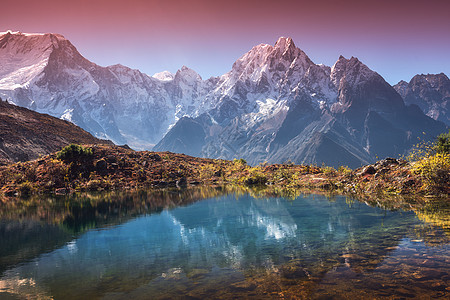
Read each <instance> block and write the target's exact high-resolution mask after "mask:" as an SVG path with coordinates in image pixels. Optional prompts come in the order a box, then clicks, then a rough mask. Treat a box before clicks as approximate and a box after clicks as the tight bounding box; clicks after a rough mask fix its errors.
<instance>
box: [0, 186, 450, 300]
mask: <svg viewBox="0 0 450 300" xmlns="http://www.w3.org/2000/svg"><path fill="white" fill-rule="evenodd" d="M83 197H84V198H83ZM83 197H82V198H81V199H78V200H76V201H75V200H73V199H72V200H70V199H66V198H64V199H59V201H57V202H59V203H63V204H64V205H61V206H60V211H58V210H57V209H55V208H53V212H52V213H51V214H50V216H52V217H50V218H49V219H47V222H38V221H37V220H36V218H35V216H36V215H33V214H31V213H29V214H28V215H27V214H26V213H25V214H20V216H23V215H25V217H21V220H20V221H18V220H9V221H6V220H5V219H6V218H3V221H2V223H1V224H0V228H1V231H0V232H1V234H2V235H1V243H2V246H6V247H1V249H2V250H1V251H2V252H1V259H2V260H1V262H2V265H1V266H2V268H3V269H2V270H3V274H2V276H1V278H0V296H1V295H2V294H1V292H4V293H5V292H7V293H10V294H13V293H15V294H17V295H21V296H25V297H27V296H30V295H39V297H40V298H45V297H53V298H55V299H71V298H73V299H79V298H89V299H91V298H92V299H96V298H97V299H98V298H108V299H111V298H130V297H134V298H143V299H145V298H148V297H149V296H150V297H151V298H158V297H159V298H174V297H175V298H176V297H179V296H180V295H185V296H189V297H197V298H205V297H225V298H232V297H238V296H242V297H250V298H251V297H255V298H262V297H268V298H271V297H281V296H287V295H291V296H292V295H296V296H299V297H302V296H304V297H320V296H324V295H325V296H327V295H328V296H333V297H334V296H338V295H341V294H343V293H345V294H349V293H350V294H351V293H354V294H355V297H362V296H363V295H364V296H368V297H373V296H377V297H383V296H386V290H388V291H389V293H391V294H392V295H396V294H398V295H400V296H401V295H402V294H401V293H403V294H405V295H407V294H408V293H409V294H411V293H415V294H417V293H425V294H427V295H428V296H430V295H434V296H442V293H444V294H445V293H447V292H448V291H447V290H446V289H447V287H448V283H449V279H450V272H449V269H448V262H450V248H449V240H448V236H447V235H446V231H445V230H446V228H444V229H442V228H439V227H435V226H433V225H430V224H428V223H424V222H423V221H421V220H419V219H418V218H417V216H416V215H415V213H414V212H413V211H386V210H383V209H381V208H374V207H370V206H367V205H366V204H364V203H362V202H348V199H345V198H344V197H336V198H335V199H334V201H329V200H328V199H327V198H326V197H324V196H319V195H315V196H301V197H298V198H296V199H295V200H293V201H291V200H287V199H285V198H264V197H263V198H258V199H257V198H254V197H252V196H250V195H249V194H246V193H238V192H237V191H235V190H226V189H225V190H224V189H214V190H205V189H197V190H185V191H160V192H159V194H158V193H157V194H154V193H151V194H150V193H145V192H141V193H138V194H132V195H130V194H122V195H120V194H119V195H117V194H110V195H107V196H105V195H96V196H92V195H85V196H83ZM202 198H208V199H206V200H203V201H200V202H197V200H199V199H202ZM87 199H88V200H89V201H88V200H87ZM346 200H347V201H346ZM180 204H182V205H185V206H179V205H180ZM187 204H190V205H187ZM30 207H32V206H30ZM42 209H43V208H42V207H41V208H39V209H38V208H36V210H39V211H42ZM44 210H45V209H44ZM49 210H50V207H49ZM12 211H13V210H10V211H9V213H10V216H12ZM19 211H22V212H23V211H24V210H20V209H19ZM422 213H423V212H422ZM38 215H42V214H38ZM43 215H45V216H48V215H49V214H43ZM27 216H28V217H27ZM31 216H34V217H31ZM10 219H11V218H10ZM431 246H433V247H431ZM436 246H437V247H436ZM395 272H397V273H395ZM407 274H409V275H407ZM394 279H395V280H397V282H400V283H402V284H401V286H402V289H403V290H402V289H400V287H399V284H398V283H397V285H392V284H391V285H390V286H389V285H387V288H383V287H384V285H386V284H388V283H389V282H390V281H392V280H394ZM417 282H419V283H420V284H421V285H419V287H418V285H417V284H416V283H417ZM405 284H406V285H405ZM399 289H400V290H399ZM433 293H434V294H433ZM403 296H404V295H403Z"/></svg>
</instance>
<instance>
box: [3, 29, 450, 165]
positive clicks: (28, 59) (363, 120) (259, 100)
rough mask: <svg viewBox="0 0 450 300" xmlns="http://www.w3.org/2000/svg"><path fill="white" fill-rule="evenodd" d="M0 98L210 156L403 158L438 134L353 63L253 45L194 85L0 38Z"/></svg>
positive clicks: (106, 133)
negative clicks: (223, 71) (421, 141)
mask: <svg viewBox="0 0 450 300" xmlns="http://www.w3.org/2000/svg"><path fill="white" fill-rule="evenodd" d="M0 96H1V97H3V98H6V99H8V101H12V102H14V103H15V104H17V105H20V106H24V107H28V108H30V109H33V110H36V111H38V112H44V113H48V114H50V115H53V116H55V117H58V118H62V119H65V120H70V121H72V122H74V123H75V124H77V125H79V126H80V127H82V128H84V129H85V130H87V131H89V132H91V133H92V134H94V135H95V136H97V137H101V138H108V139H111V140H113V141H114V142H116V143H119V144H122V143H127V144H129V145H130V146H131V147H133V148H135V149H150V148H152V147H153V145H154V144H156V143H158V144H157V145H156V147H155V148H154V149H155V150H157V151H163V150H169V151H173V152H182V153H186V154H189V155H194V156H204V157H211V158H224V159H233V158H244V159H246V160H247V161H248V162H250V163H251V164H257V163H260V162H264V161H269V162H284V161H287V160H291V161H293V162H297V163H317V164H322V163H325V164H328V165H333V166H337V165H348V166H352V167H357V166H360V165H361V164H367V163H370V162H373V161H374V160H375V158H376V157H377V156H378V157H385V156H397V155H399V154H403V153H405V152H406V151H407V150H408V149H409V148H410V147H411V146H412V145H413V144H415V143H416V142H417V141H418V140H417V138H418V137H419V136H420V137H421V138H422V135H423V132H426V133H427V134H428V135H427V137H430V138H432V137H434V136H436V135H437V134H439V133H441V132H443V131H445V130H446V127H445V125H444V124H442V123H440V122H436V121H435V120H433V119H431V118H429V117H427V116H425V115H424V114H423V113H422V112H421V111H420V109H419V108H418V107H417V106H406V105H405V103H404V102H403V99H402V97H401V96H400V95H399V94H398V93H397V92H396V91H395V90H394V89H393V88H392V87H391V86H390V85H389V84H388V83H386V82H385V81H384V79H383V78H382V77H381V76H380V75H379V74H377V73H376V72H374V71H372V70H370V69H369V68H368V67H367V66H366V65H364V64H363V63H362V62H360V61H359V60H358V59H357V58H353V57H352V58H351V59H346V58H344V57H340V58H339V59H338V61H337V62H336V63H335V65H334V66H333V67H328V66H324V65H320V64H315V63H314V62H313V61H311V59H310V58H309V57H308V56H307V55H306V53H304V52H303V51H302V50H301V49H299V48H297V47H296V46H295V44H294V42H293V41H292V39H291V38H284V37H282V38H280V39H279V40H278V41H277V42H276V43H275V45H273V46H272V45H267V44H261V45H257V46H255V47H253V48H252V49H251V50H250V51H249V52H247V53H246V54H244V55H243V56H242V57H241V58H239V59H238V60H237V61H236V62H235V63H234V64H233V66H232V68H231V70H230V72H228V73H226V74H224V75H222V76H220V77H212V78H210V79H208V80H203V79H202V78H201V77H200V76H199V75H198V74H197V73H196V72H195V71H193V70H191V69H189V68H187V67H182V68H181V69H180V70H179V71H177V72H176V74H171V73H169V72H162V73H158V74H155V75H154V76H152V77H151V76H148V75H146V74H143V73H141V72H139V71H138V70H132V69H129V68H127V67H125V66H121V65H114V66H109V67H101V66H98V65H96V64H94V63H92V62H90V61H88V60H87V59H85V58H84V57H83V56H81V54H80V53H79V52H78V51H77V49H76V48H75V47H74V46H73V45H72V44H71V43H70V42H69V41H68V40H67V39H65V38H64V37H63V36H61V35H57V34H23V33H17V32H16V33H14V32H7V33H4V34H0Z"/></svg>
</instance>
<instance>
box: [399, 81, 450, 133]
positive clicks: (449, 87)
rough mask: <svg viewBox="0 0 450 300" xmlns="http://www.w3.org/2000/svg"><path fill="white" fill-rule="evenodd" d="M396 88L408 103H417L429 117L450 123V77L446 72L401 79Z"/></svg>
mask: <svg viewBox="0 0 450 300" xmlns="http://www.w3.org/2000/svg"><path fill="white" fill-rule="evenodd" d="M394 89H395V90H397V92H398V93H399V94H400V95H401V96H402V97H403V99H404V101H405V103H406V104H415V105H417V106H419V107H420V108H421V109H422V111H423V112H425V113H426V114H427V115H428V116H429V117H431V118H433V119H435V120H439V121H442V122H444V123H446V124H447V125H450V111H449V103H450V79H449V78H448V77H447V75H445V74H444V73H440V74H427V75H425V74H420V75H416V76H414V77H413V78H412V79H411V81H410V82H409V83H408V82H405V81H400V82H399V83H397V84H396V85H394Z"/></svg>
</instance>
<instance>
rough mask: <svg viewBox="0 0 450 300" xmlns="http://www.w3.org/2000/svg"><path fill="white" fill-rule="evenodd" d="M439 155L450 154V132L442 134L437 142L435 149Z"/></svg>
mask: <svg viewBox="0 0 450 300" xmlns="http://www.w3.org/2000/svg"><path fill="white" fill-rule="evenodd" d="M434 148H435V150H436V152H437V153H448V154H450V130H449V131H448V133H443V134H440V135H439V136H438V137H437V140H436V146H435V147H434Z"/></svg>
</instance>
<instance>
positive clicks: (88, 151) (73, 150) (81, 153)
mask: <svg viewBox="0 0 450 300" xmlns="http://www.w3.org/2000/svg"><path fill="white" fill-rule="evenodd" d="M92 154H93V153H92V148H85V147H83V146H80V145H76V144H70V145H69V146H66V147H64V148H63V149H62V150H61V151H59V152H58V154H57V155H56V158H57V159H59V160H63V161H71V160H75V159H79V158H83V157H85V158H87V157H90V156H92Z"/></svg>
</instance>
